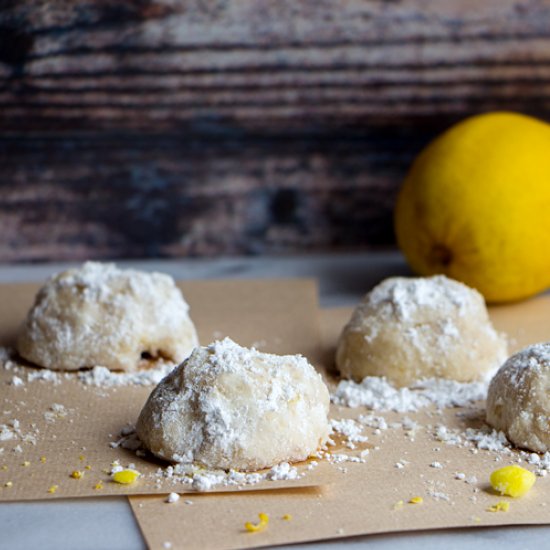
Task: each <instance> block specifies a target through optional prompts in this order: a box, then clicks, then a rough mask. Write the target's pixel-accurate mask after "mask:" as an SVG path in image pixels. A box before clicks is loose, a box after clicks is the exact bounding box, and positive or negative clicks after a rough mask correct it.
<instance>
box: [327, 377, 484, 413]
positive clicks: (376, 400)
mask: <svg viewBox="0 0 550 550" xmlns="http://www.w3.org/2000/svg"><path fill="white" fill-rule="evenodd" d="M486 394H487V383H486V382H456V381H455V380H446V379H442V378H430V379H426V380H422V381H419V382H417V383H416V384H415V385H414V386H412V387H410V388H407V387H405V388H396V387H395V386H393V385H392V384H391V383H390V382H388V381H387V380H386V379H385V378H381V377H377V376H367V377H366V378H364V379H363V381H362V382H361V383H357V382H353V381H352V380H342V381H340V383H339V384H338V386H337V388H336V390H335V391H334V392H333V393H332V395H331V400H332V402H333V403H335V404H337V405H343V406H346V407H360V406H363V407H367V408H368V409H372V410H375V411H395V412H413V411H418V410H420V409H423V408H425V407H429V406H436V407H437V408H439V409H442V408H446V407H464V406H466V405H468V404H471V403H474V402H476V401H479V400H481V399H485V396H486Z"/></svg>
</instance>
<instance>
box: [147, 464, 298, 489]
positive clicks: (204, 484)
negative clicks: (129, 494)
mask: <svg viewBox="0 0 550 550" xmlns="http://www.w3.org/2000/svg"><path fill="white" fill-rule="evenodd" d="M303 475H304V474H300V473H298V470H297V469H296V468H295V467H294V466H291V465H290V464H289V463H288V462H281V463H280V464H277V465H275V466H273V467H272V468H270V469H269V470H267V471H266V472H252V473H248V472H239V471H237V470H229V471H224V470H208V469H204V468H200V467H198V466H196V465H192V464H176V465H175V466H168V467H166V468H159V469H158V470H157V472H156V473H155V474H153V477H154V479H156V481H157V483H160V482H161V481H162V480H168V481H170V482H171V483H173V484H174V485H176V484H179V483H181V484H183V485H186V486H188V487H189V488H191V489H194V490H195V491H198V492H204V491H210V490H212V489H214V488H216V487H217V486H222V487H232V486H239V485H256V484H257V483H261V482H262V481H286V480H296V479H299V478H301V477H303Z"/></svg>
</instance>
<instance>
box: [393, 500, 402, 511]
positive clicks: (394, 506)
mask: <svg viewBox="0 0 550 550" xmlns="http://www.w3.org/2000/svg"><path fill="white" fill-rule="evenodd" d="M401 508H403V501H402V500H398V501H397V502H396V503H395V504H394V505H393V509H394V510H400V509H401Z"/></svg>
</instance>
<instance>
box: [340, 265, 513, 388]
mask: <svg viewBox="0 0 550 550" xmlns="http://www.w3.org/2000/svg"><path fill="white" fill-rule="evenodd" d="M506 356H507V355H506V340H505V339H504V337H502V336H500V335H499V334H498V333H497V332H496V331H495V330H494V328H493V327H492V325H491V322H490V321H489V316H488V314H487V308H486V307H485V302H484V300H483V298H482V296H481V294H479V292H477V291H476V290H473V289H471V288H469V287H467V286H466V285H463V284H462V283H459V282H457V281H454V280H452V279H448V278H447V277H445V276H442V275H437V276H435V277H421V278H402V277H395V278H391V279H386V280H385V281H383V282H382V283H380V284H379V285H378V286H376V287H375V288H374V289H373V290H372V291H371V292H369V293H368V294H367V295H366V296H365V297H364V298H363V300H362V302H361V303H360V304H359V306H358V307H357V309H356V310H355V311H354V313H353V316H352V318H351V320H350V322H349V323H348V324H347V325H346V326H345V327H344V330H343V332H342V335H341V336H340V340H339V342H338V348H337V352H336V365H337V367H338V370H339V371H340V373H341V374H342V376H344V377H346V378H354V379H355V380H358V381H361V380H362V379H363V378H364V377H365V376H385V377H386V378H388V379H389V380H390V381H391V382H392V383H393V384H395V385H396V386H408V385H411V384H413V383H414V382H416V381H417V380H419V379H422V378H432V377H438V378H448V379H453V380H458V381H460V382H469V381H473V380H479V379H482V378H486V377H487V376H488V373H490V372H491V371H492V370H494V369H496V368H498V367H499V366H500V365H501V364H502V363H503V361H504V360H505V359H506Z"/></svg>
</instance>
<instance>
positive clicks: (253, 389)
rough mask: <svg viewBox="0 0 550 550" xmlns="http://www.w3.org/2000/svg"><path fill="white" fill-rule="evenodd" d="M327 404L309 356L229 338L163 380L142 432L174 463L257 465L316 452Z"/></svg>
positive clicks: (151, 399)
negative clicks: (277, 352)
mask: <svg viewBox="0 0 550 550" xmlns="http://www.w3.org/2000/svg"><path fill="white" fill-rule="evenodd" d="M328 409H329V393H328V389H327V387H326V386H325V384H324V382H323V380H322V378H321V376H320V374H319V373H317V372H316V371H315V369H314V368H313V367H312V366H311V365H310V364H309V363H308V362H307V360H306V359H305V358H304V357H301V356H299V355H287V356H278V355H272V354H268V353H260V352H258V351H256V350H254V349H247V348H243V347H241V346H239V345H237V344H236V343H235V342H233V341H232V340H230V339H229V338H226V339H224V340H222V341H218V342H214V343H213V344H210V345H209V346H207V347H201V348H197V349H195V350H194V351H193V353H192V354H191V355H190V357H189V358H188V359H187V360H186V361H185V362H183V363H182V364H181V365H180V366H179V367H177V368H175V369H174V370H173V371H172V372H171V373H170V374H169V375H168V376H167V377H166V378H164V380H162V381H161V382H160V384H159V385H158V386H157V387H156V388H155V389H154V390H153V392H152V393H151V395H150V397H149V399H148V401H147V403H146V404H145V406H144V407H143V410H142V411H141V414H140V416H139V419H138V422H137V433H138V436H139V438H140V439H141V441H142V443H143V444H144V445H145V446H146V447H147V448H148V449H149V450H150V451H151V452H152V453H153V454H155V455H156V456H158V457H161V458H164V459H166V460H169V461H172V462H184V463H193V462H195V463H199V464H202V465H203V466H206V467H207V468H212V469H230V468H232V469H237V470H258V469H261V468H267V467H271V466H273V465H275V464H278V463H280V462H283V461H287V462H293V461H299V460H304V459H306V458H307V457H308V456H309V455H310V454H311V453H314V452H315V451H316V450H317V449H318V448H319V447H320V446H321V445H322V444H323V443H324V442H325V440H326V439H327V437H328V434H329V423H328V417H327V415H328Z"/></svg>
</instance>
